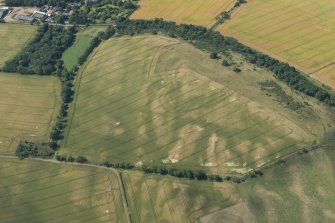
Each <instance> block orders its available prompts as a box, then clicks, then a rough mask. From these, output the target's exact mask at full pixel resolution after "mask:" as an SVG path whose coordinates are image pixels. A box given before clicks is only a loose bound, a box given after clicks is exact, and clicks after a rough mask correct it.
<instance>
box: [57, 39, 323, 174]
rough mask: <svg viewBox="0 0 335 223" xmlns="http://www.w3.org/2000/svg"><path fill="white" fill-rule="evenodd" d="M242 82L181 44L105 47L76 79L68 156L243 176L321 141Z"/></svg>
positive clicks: (129, 42) (136, 42) (113, 43)
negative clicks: (258, 96) (274, 109)
mask: <svg viewBox="0 0 335 223" xmlns="http://www.w3.org/2000/svg"><path fill="white" fill-rule="evenodd" d="M241 75H242V74H241ZM234 76H236V74H235V73H234V72H233V71H231V70H228V69H226V68H223V66H222V65H220V64H219V65H218V64H217V63H215V62H214V61H213V60H210V59H209V57H208V55H206V54H204V53H203V52H201V51H199V50H196V49H194V48H193V47H192V46H191V45H189V44H186V43H182V42H179V41H178V40H175V39H170V38H165V37H160V36H138V37H121V38H112V39H110V40H108V41H105V42H104V43H103V44H102V45H100V47H99V49H98V50H96V51H95V52H94V54H93V55H92V57H90V59H89V61H88V62H87V63H86V64H85V66H84V68H83V69H82V70H81V71H80V74H79V77H78V79H77V80H76V92H77V95H76V96H75V101H74V103H73V104H74V107H73V108H72V111H71V114H70V121H69V128H68V129H67V132H66V139H65V143H64V147H65V148H64V149H62V150H61V153H68V154H72V155H75V154H83V155H85V156H86V157H87V158H88V159H89V160H92V161H95V162H101V161H106V160H110V161H118V162H131V163H134V164H135V163H138V162H143V163H155V164H171V165H177V166H184V167H188V168H206V169H208V170H212V171H216V172H227V171H234V172H239V173H244V172H246V171H248V170H249V168H252V167H256V166H260V165H263V164H264V163H266V162H268V161H271V160H273V159H276V158H279V157H280V156H283V155H286V154H289V153H291V152H294V151H296V150H297V149H301V148H304V147H306V146H308V145H311V144H312V143H313V141H315V140H317V139H316V138H315V135H312V134H311V133H310V132H308V131H309V130H308V128H309V127H308V128H305V126H304V127H303V128H302V127H300V126H299V125H297V123H299V122H293V121H291V120H290V119H287V118H286V116H281V115H280V112H277V111H276V112H274V111H273V110H271V108H265V107H264V106H261V105H259V104H258V103H263V101H262V100H263V99H262V100H261V99H257V100H256V99H255V100H256V101H252V100H250V99H248V98H246V97H244V96H242V92H241V93H239V91H240V90H241V88H239V87H238V86H242V85H241V84H242V83H243V82H240V81H239V80H238V79H237V77H234ZM221 77H223V78H221ZM226 79H227V81H228V82H230V83H228V82H227V81H226ZM249 85H250V84H249ZM249 85H248V86H249ZM248 88H249V87H248ZM257 89H259V86H258V84H257ZM257 89H256V91H257ZM255 93H256V94H259V93H257V92H255ZM255 93H253V92H249V89H246V92H244V93H243V94H249V95H252V94H255ZM258 100H259V101H258ZM265 100H267V99H265ZM279 108H280V109H281V110H283V109H284V108H283V107H279ZM285 112H286V111H285ZM288 113H290V112H288ZM306 120H308V118H306ZM307 122H308V121H306V123H307ZM299 124H300V123H299ZM313 124H314V123H313ZM302 125H303V124H302ZM313 129H315V125H313Z"/></svg>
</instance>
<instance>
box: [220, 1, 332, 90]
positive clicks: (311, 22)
mask: <svg viewBox="0 0 335 223" xmlns="http://www.w3.org/2000/svg"><path fill="white" fill-rule="evenodd" d="M334 10H335V2H334V1H332V0H324V1H318V2H316V1H315V0H282V1H263V0H250V1H248V3H247V4H246V5H243V6H242V7H241V8H240V9H239V10H238V11H237V12H235V14H234V15H233V16H232V18H231V20H229V21H227V22H226V23H225V24H223V25H222V26H221V28H219V31H220V32H222V33H223V34H225V35H230V36H233V37H236V38H237V39H239V40H240V41H242V42H244V43H246V44H248V45H250V46H251V47H255V48H257V49H259V50H261V51H263V52H264V53H266V54H270V55H272V56H274V57H277V58H279V59H281V60H284V61H288V62H289V63H291V64H292V65H295V66H296V67H298V68H299V69H301V70H302V71H304V72H305V73H307V74H313V73H315V72H316V71H318V73H319V75H322V76H324V75H325V76H326V77H321V76H319V75H317V76H316V77H317V79H319V80H321V81H323V83H324V84H327V85H331V86H332V87H335V85H334V81H329V78H328V77H329V76H331V77H334V76H335V70H334V69H332V70H328V71H327V72H322V71H319V69H320V68H323V67H327V65H329V64H332V63H334V62H335V60H334V57H335V44H334V41H333V40H334V39H335V26H334V21H335V14H334V13H333V12H334ZM283 12H285V13H283Z"/></svg>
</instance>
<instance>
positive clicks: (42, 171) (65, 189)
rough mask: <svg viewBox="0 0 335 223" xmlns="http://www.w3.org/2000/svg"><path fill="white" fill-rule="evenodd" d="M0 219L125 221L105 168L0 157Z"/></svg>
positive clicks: (113, 180)
mask: <svg viewBox="0 0 335 223" xmlns="http://www.w3.org/2000/svg"><path fill="white" fill-rule="evenodd" d="M0 178H1V181H0V207H1V208H0V222H6V223H14V222H27V223H30V222H31V223H44V222H92V223H100V222H126V215H125V212H124V208H123V203H122V202H123V200H122V196H121V192H120V186H119V183H118V181H117V177H116V176H115V174H114V173H112V172H111V171H110V170H107V169H100V168H95V167H87V166H84V167H83V166H80V167H79V166H75V165H71V164H70V165H68V164H56V163H51V162H48V163H47V162H43V161H34V160H17V159H9V158H0Z"/></svg>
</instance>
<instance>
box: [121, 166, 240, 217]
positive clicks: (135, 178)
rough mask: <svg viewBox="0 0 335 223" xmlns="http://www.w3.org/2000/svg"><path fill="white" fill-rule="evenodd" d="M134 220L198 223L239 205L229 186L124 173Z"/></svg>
mask: <svg viewBox="0 0 335 223" xmlns="http://www.w3.org/2000/svg"><path fill="white" fill-rule="evenodd" d="M122 178H123V181H124V184H125V190H126V195H127V200H128V204H129V210H130V212H131V217H132V221H133V222H134V223H137V222H171V223H173V222H194V221H195V220H196V219H199V218H200V217H202V216H205V215H207V214H209V213H212V212H216V211H219V210H221V209H224V208H226V207H229V206H231V205H233V204H235V203H237V202H239V200H240V197H239V194H238V192H237V190H236V188H235V186H233V185H231V184H229V183H210V182H198V181H187V180H181V179H176V178H171V177H166V176H165V177H162V176H154V175H145V174H142V173H138V172H134V171H126V172H122Z"/></svg>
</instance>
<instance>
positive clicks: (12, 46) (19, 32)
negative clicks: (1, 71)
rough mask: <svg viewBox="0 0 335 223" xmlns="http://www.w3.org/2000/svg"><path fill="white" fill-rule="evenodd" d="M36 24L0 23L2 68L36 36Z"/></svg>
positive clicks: (0, 59)
mask: <svg viewBox="0 0 335 223" xmlns="http://www.w3.org/2000/svg"><path fill="white" fill-rule="evenodd" d="M35 31H36V26H31V25H22V24H2V23H0V40H1V41H0V55H1V56H0V68H1V67H2V66H3V65H4V63H5V61H7V60H9V59H10V58H12V57H13V56H15V54H16V53H18V52H19V51H20V50H21V49H22V48H23V47H24V45H25V44H26V43H27V42H28V41H29V40H30V39H31V38H32V37H33V36H34V34H35Z"/></svg>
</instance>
